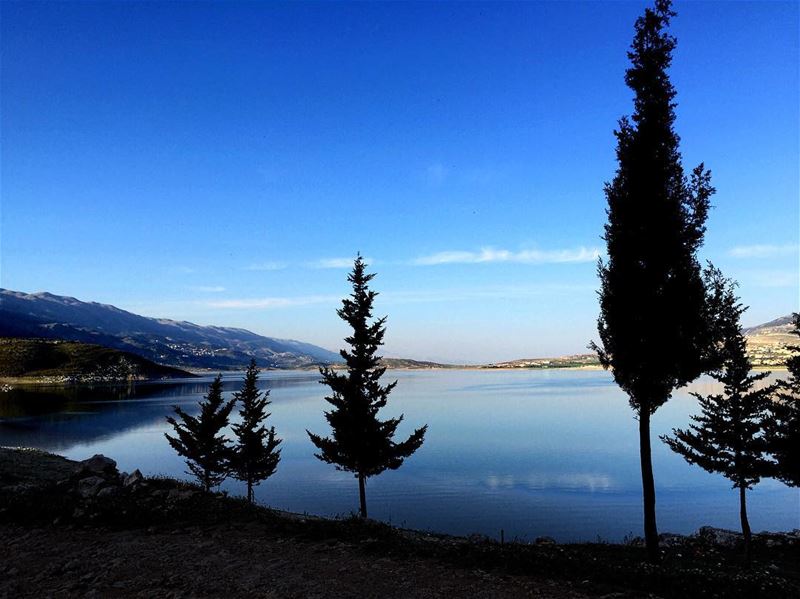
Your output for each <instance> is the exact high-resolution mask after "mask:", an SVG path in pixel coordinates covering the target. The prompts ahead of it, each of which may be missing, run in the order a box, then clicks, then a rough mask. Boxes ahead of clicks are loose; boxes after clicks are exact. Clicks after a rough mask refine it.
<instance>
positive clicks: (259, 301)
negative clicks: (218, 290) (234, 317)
mask: <svg viewBox="0 0 800 599" xmlns="http://www.w3.org/2000/svg"><path fill="white" fill-rule="evenodd" d="M341 299H342V298H341V297H338V296H335V295H305V296H298V297H259V298H247V299H229V300H220V301H212V302H207V303H206V306H208V307H209V308H220V309H224V310H251V309H253V308H261V309H267V310H268V309H272V308H291V307H294V306H309V305H311V304H328V303H333V302H337V301H340V300H341Z"/></svg>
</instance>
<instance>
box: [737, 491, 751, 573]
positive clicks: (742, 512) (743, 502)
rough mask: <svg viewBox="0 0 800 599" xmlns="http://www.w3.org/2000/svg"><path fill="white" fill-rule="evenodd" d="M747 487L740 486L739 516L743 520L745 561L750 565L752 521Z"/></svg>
mask: <svg viewBox="0 0 800 599" xmlns="http://www.w3.org/2000/svg"><path fill="white" fill-rule="evenodd" d="M746 491H747V489H745V487H744V485H742V486H741V487H739V518H741V520H742V535H743V536H744V561H745V563H746V564H747V565H748V566H749V565H750V538H751V537H750V523H749V522H748V521H747V499H746V497H745V493H746Z"/></svg>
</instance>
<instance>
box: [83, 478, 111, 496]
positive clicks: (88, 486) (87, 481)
mask: <svg viewBox="0 0 800 599" xmlns="http://www.w3.org/2000/svg"><path fill="white" fill-rule="evenodd" d="M105 484H106V479H104V478H103V477H101V476H88V477H86V478H82V479H81V480H80V481H78V494H79V495H80V496H81V497H84V498H88V497H94V496H95V495H97V493H98V492H99V491H100V489H101V488H103V485H105Z"/></svg>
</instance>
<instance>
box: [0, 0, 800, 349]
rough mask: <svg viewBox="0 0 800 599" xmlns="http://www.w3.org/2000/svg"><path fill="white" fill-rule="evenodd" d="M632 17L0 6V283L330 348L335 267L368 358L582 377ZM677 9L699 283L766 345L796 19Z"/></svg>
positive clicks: (781, 14)
mask: <svg viewBox="0 0 800 599" xmlns="http://www.w3.org/2000/svg"><path fill="white" fill-rule="evenodd" d="M645 6H646V3H643V2H575V3H572V2H544V3H536V2H529V3H522V4H511V3H490V4H475V3H472V4H459V3H424V4H411V3H391V4H367V3H359V4H344V3H324V4H303V3H293V4H267V3H241V4H239V3H233V2H226V3H184V2H181V3H179V2H173V3H165V4H156V3H131V2H125V3H121V2H117V3H97V2H83V3H77V4H70V3H57V4H44V3H31V2H25V3H14V2H3V3H2V5H1V6H0V10H2V25H1V26H2V74H1V75H0V76H1V77H2V81H1V82H2V116H1V117H0V118H1V119H2V120H1V121H0V125H1V126H2V130H1V132H0V141H1V142H2V167H1V168H2V171H1V172H0V174H1V175H2V190H1V191H2V226H1V228H0V233H1V234H2V238H1V240H0V243H1V244H2V245H1V247H0V249H1V250H2V256H1V257H0V265H1V267H2V271H0V284H2V286H3V287H6V288H10V289H15V290H20V291H27V292H35V291H42V290H47V291H51V292H53V293H59V294H66V295H72V296H75V297H78V298H79V299H84V300H94V301H100V302H105V303H112V304H115V305H117V306H119V307H122V308H125V309H129V310H132V311H135V312H138V313H142V314H146V315H150V316H162V317H169V318H176V319H186V320H192V321H195V322H198V323H201V324H217V325H231V326H242V327H246V328H249V329H252V330H254V331H257V332H260V333H264V334H268V335H273V336H278V337H291V338H296V339H301V340H304V341H310V342H314V343H318V344H321V345H323V346H326V347H329V348H336V347H339V346H340V345H341V338H342V337H343V336H344V335H345V334H346V329H345V327H344V325H343V323H341V322H340V321H339V320H338V318H337V317H336V315H335V313H334V310H335V308H336V307H337V305H338V299H339V298H341V297H342V296H343V295H344V294H346V293H347V291H348V288H347V283H346V280H345V277H346V274H347V265H348V264H349V263H350V261H351V260H352V257H353V256H354V255H355V253H356V252H357V251H360V252H361V253H362V254H364V255H365V256H366V257H367V258H368V259H369V260H370V262H371V263H372V265H373V269H374V270H375V271H377V272H378V277H377V278H376V279H375V280H374V286H375V288H376V289H377V290H378V291H380V292H381V295H380V296H379V298H378V300H377V310H378V312H379V313H381V314H388V315H389V325H388V333H387V338H386V341H387V343H386V354H388V355H400V356H406V357H415V358H420V359H438V360H453V361H461V360H463V361H487V360H502V359H512V358H518V357H531V356H544V355H554V354H563V353H573V352H584V351H586V350H585V348H586V344H587V343H588V341H589V340H590V339H592V338H596V332H595V319H596V316H597V297H596V289H597V279H596V275H595V259H596V255H597V252H598V251H599V252H602V250H603V243H602V240H601V239H600V235H601V234H602V226H603V223H604V221H605V213H604V210H605V199H604V197H603V193H602V190H603V183H604V181H607V180H609V179H610V178H611V177H612V176H613V173H614V168H615V162H614V138H613V135H612V131H613V129H614V127H615V124H616V122H617V119H618V118H619V117H620V116H622V115H624V114H629V113H630V111H631V94H630V92H629V90H628V89H627V88H626V87H625V85H624V82H623V73H624V69H625V68H626V65H627V59H626V55H625V53H626V50H627V48H628V46H629V44H630V40H631V37H632V33H633V22H634V20H635V18H636V17H637V16H638V15H639V14H640V13H641V12H642V10H643V8H644V7H645ZM676 9H677V11H678V12H679V16H678V17H677V18H676V19H675V20H674V23H673V32H674V33H675V35H677V37H678V44H679V45H678V49H677V51H676V54H675V60H674V65H673V69H672V71H671V74H672V77H673V82H674V84H675V86H676V88H677V90H678V98H677V99H678V102H679V106H678V111H677V112H678V120H677V130H678V133H679V134H680V135H681V138H682V151H683V156H684V166H685V168H686V169H687V170H688V169H690V168H691V167H692V166H694V165H695V164H696V163H697V162H700V161H704V162H705V163H706V165H707V166H708V167H709V168H710V169H711V170H712V172H713V180H714V185H715V186H716V188H717V190H718V193H717V195H716V196H715V197H714V204H715V208H714V210H713V211H712V213H711V215H710V219H709V222H708V233H707V237H706V245H705V247H704V248H703V258H704V259H710V260H712V261H713V262H714V263H715V264H717V265H718V266H720V267H721V268H722V269H723V270H724V272H725V273H726V274H728V275H729V276H731V277H734V278H735V279H737V280H738V281H739V282H740V285H741V286H740V294H741V296H742V299H743V301H744V302H745V303H746V304H749V305H750V306H751V309H750V311H749V312H748V313H747V314H746V316H745V323H746V324H755V323H758V322H763V321H765V320H770V319H772V318H774V317H777V316H780V315H783V314H786V313H788V312H790V311H791V310H797V309H798V288H799V286H800V283H799V282H798V235H799V234H798V229H799V225H800V210H799V209H798V204H799V200H798V198H799V190H798V186H799V185H800V183H799V181H800V173H799V172H798V164H799V162H800V160H799V156H800V149H799V147H798V135H799V134H798V131H799V130H800V123H799V122H798V105H800V93H799V91H798V90H799V89H800V85H799V84H798V52H799V50H800V49H799V47H798V46H799V44H798V35H799V34H798V31H800V27H799V26H800V17H799V16H798V3H797V2H784V3H781V2H753V3H749V2H679V3H677V4H676Z"/></svg>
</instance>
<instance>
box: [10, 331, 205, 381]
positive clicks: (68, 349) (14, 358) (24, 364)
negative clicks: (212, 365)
mask: <svg viewBox="0 0 800 599" xmlns="http://www.w3.org/2000/svg"><path fill="white" fill-rule="evenodd" d="M187 376H194V375H192V374H190V373H188V372H186V371H183V370H179V369H177V368H170V367H168V366H160V365H159V364H155V363H153V362H151V361H150V360H146V359H145V358H142V357H139V356H136V355H134V354H130V353H128V352H123V351H118V350H115V349H109V348H107V347H102V346H100V345H92V344H89V343H79V342H75V341H58V340H50V339H9V338H0V377H6V378H26V379H36V380H40V381H44V382H119V381H127V380H149V379H163V378H174V377H187Z"/></svg>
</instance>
